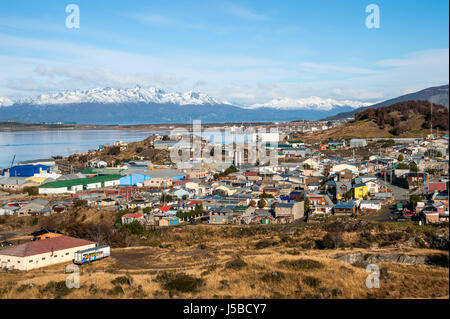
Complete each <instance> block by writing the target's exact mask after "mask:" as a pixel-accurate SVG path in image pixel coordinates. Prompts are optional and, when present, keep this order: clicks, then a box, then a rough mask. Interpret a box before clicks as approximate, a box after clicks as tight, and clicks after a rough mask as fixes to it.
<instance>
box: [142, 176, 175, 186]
mask: <svg viewBox="0 0 450 319" xmlns="http://www.w3.org/2000/svg"><path fill="white" fill-rule="evenodd" d="M173 182H174V180H172V179H171V178H170V177H153V178H151V179H147V180H145V181H144V186H145V187H149V188H153V189H163V188H171V187H172V185H173Z"/></svg>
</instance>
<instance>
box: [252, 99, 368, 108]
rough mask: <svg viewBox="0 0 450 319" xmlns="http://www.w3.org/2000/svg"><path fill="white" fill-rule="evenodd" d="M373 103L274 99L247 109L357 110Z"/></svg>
mask: <svg viewBox="0 0 450 319" xmlns="http://www.w3.org/2000/svg"><path fill="white" fill-rule="evenodd" d="M372 104H373V103H366V102H360V101H351V100H343V101H338V100H334V99H322V98H320V97H317V96H311V97H309V98H302V99H290V98H283V99H274V100H271V101H269V102H267V103H263V104H253V105H251V106H249V107H248V109H258V108H262V107H264V108H274V109H278V110H321V111H329V110H332V109H334V108H336V107H344V106H348V107H351V108H358V107H363V106H369V105H372Z"/></svg>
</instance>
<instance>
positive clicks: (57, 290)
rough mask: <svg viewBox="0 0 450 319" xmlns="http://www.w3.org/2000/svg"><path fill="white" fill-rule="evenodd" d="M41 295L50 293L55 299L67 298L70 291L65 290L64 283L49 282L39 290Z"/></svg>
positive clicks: (68, 289)
mask: <svg viewBox="0 0 450 319" xmlns="http://www.w3.org/2000/svg"><path fill="white" fill-rule="evenodd" d="M40 292H41V293H46V292H50V293H51V294H53V295H54V296H55V298H56V299H59V298H61V297H64V296H67V295H68V294H69V293H70V292H71V289H70V288H67V286H66V282H65V281H57V282H55V281H50V282H49V283H48V284H47V285H46V286H45V287H44V288H42V289H40Z"/></svg>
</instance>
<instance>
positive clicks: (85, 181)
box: [39, 174, 122, 188]
mask: <svg viewBox="0 0 450 319" xmlns="http://www.w3.org/2000/svg"><path fill="white" fill-rule="evenodd" d="M121 177H122V176H121V175H116V174H111V175H102V176H95V177H89V178H77V179H70V180H67V181H56V182H50V183H46V184H43V185H41V186H39V188H61V187H71V186H76V185H87V184H94V183H101V182H109V181H113V180H119V179H120V178H121Z"/></svg>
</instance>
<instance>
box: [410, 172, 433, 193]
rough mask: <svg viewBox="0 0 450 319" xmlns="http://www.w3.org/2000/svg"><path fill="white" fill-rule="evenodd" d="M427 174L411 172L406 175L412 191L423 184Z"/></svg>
mask: <svg viewBox="0 0 450 319" xmlns="http://www.w3.org/2000/svg"><path fill="white" fill-rule="evenodd" d="M427 175H428V174H427V173H419V172H411V173H407V174H406V175H405V177H406V181H407V182H408V188H409V189H412V188H415V187H418V186H420V185H421V184H423V182H424V180H425V179H426V178H427Z"/></svg>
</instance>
